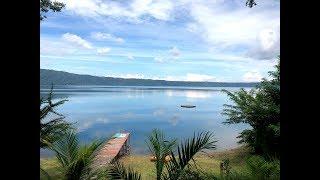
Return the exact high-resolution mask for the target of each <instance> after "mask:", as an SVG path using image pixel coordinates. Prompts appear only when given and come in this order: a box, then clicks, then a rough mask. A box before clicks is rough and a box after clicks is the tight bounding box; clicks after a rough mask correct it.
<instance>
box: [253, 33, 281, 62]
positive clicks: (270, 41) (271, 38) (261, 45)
mask: <svg viewBox="0 0 320 180" xmlns="http://www.w3.org/2000/svg"><path fill="white" fill-rule="evenodd" d="M256 43H257V44H256V46H254V47H253V48H252V49H250V50H249V52H248V53H247V55H248V56H251V57H254V58H257V59H272V58H275V57H276V56H277V55H279V52H280V27H277V28H274V29H264V30H262V31H261V32H260V34H259V35H258V37H257V42H256Z"/></svg>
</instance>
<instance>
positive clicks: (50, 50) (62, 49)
mask: <svg viewBox="0 0 320 180" xmlns="http://www.w3.org/2000/svg"><path fill="white" fill-rule="evenodd" d="M76 51H77V49H76V48H75V47H74V46H72V45H70V44H69V43H65V42H61V41H57V40H54V39H48V38H41V39H40V54H41V55H55V56H64V55H68V54H72V53H74V52H76Z"/></svg>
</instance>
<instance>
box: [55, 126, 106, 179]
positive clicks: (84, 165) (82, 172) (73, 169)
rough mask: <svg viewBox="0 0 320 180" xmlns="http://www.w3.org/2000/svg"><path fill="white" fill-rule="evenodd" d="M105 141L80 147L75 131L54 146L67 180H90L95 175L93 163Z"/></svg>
mask: <svg viewBox="0 0 320 180" xmlns="http://www.w3.org/2000/svg"><path fill="white" fill-rule="evenodd" d="M102 143H103V141H97V140H96V141H93V142H91V143H90V144H89V145H80V144H79V139H78V138H77V136H76V134H75V133H74V132H73V131H70V132H68V133H67V134H66V135H65V136H64V137H63V138H61V139H60V140H58V141H56V142H55V143H53V144H52V146H51V149H52V150H53V151H54V152H55V153H56V157H57V159H58V162H59V164H60V166H61V168H62V171H63V174H64V176H65V178H66V179H67V180H78V179H89V178H90V177H93V176H94V175H95V173H96V172H95V171H94V170H92V163H93V160H94V157H95V154H96V151H97V150H98V149H99V147H101V144H102Z"/></svg>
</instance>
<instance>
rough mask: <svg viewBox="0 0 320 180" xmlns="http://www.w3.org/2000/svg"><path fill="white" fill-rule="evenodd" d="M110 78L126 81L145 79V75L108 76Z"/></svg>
mask: <svg viewBox="0 0 320 180" xmlns="http://www.w3.org/2000/svg"><path fill="white" fill-rule="evenodd" d="M108 76H109V77H116V78H125V79H145V76H144V75H143V74H139V73H135V74H130V73H128V74H119V75H108Z"/></svg>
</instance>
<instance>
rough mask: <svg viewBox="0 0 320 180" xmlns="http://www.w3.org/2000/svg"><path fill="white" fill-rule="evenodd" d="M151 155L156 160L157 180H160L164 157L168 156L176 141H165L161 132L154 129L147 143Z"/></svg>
mask: <svg viewBox="0 0 320 180" xmlns="http://www.w3.org/2000/svg"><path fill="white" fill-rule="evenodd" d="M147 145H148V148H149V150H150V152H151V154H152V155H153V156H154V157H155V158H156V162H155V166H156V173H157V180H159V179H161V176H162V172H163V168H164V165H165V158H166V156H168V155H170V152H171V151H172V149H173V147H174V146H175V145H176V140H166V138H165V135H164V133H163V132H162V131H160V130H158V129H154V130H153V131H152V133H151V135H150V136H149V138H148V141H147Z"/></svg>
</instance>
